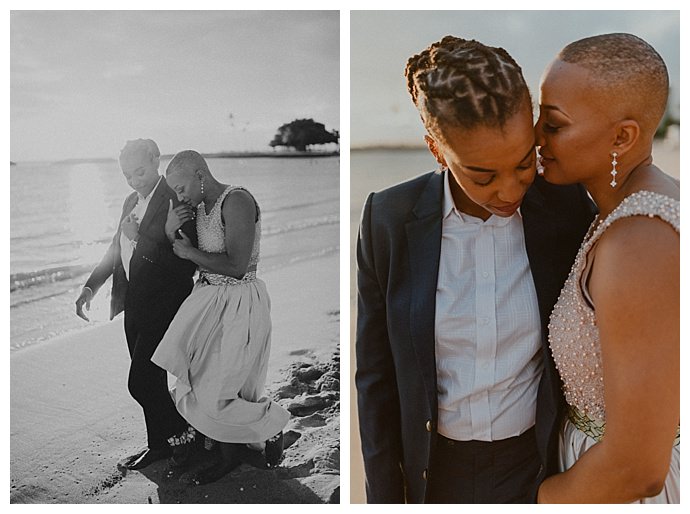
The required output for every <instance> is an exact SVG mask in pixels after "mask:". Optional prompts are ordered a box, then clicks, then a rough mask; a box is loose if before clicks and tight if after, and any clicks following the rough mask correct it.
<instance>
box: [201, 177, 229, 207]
mask: <svg viewBox="0 0 690 514" xmlns="http://www.w3.org/2000/svg"><path fill="white" fill-rule="evenodd" d="M226 187H227V186H226V185H225V184H221V183H220V182H218V181H217V180H216V179H214V178H208V179H206V181H205V182H204V190H205V191H204V192H205V193H206V194H205V195H204V204H205V205H206V206H207V208H211V207H213V205H215V203H216V201H217V200H218V197H219V196H220V195H222V194H223V191H225V188H226Z"/></svg>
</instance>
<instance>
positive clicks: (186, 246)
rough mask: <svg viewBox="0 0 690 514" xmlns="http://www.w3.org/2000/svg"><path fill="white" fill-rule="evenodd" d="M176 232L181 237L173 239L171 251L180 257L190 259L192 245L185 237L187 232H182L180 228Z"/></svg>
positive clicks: (192, 249)
mask: <svg viewBox="0 0 690 514" xmlns="http://www.w3.org/2000/svg"><path fill="white" fill-rule="evenodd" d="M177 233H178V234H180V236H181V237H182V239H175V241H174V242H173V252H174V253H175V255H177V256H178V257H179V258H180V259H187V260H191V259H192V253H193V252H194V246H192V242H191V241H190V239H189V238H188V237H187V234H185V233H184V232H182V230H178V231H177Z"/></svg>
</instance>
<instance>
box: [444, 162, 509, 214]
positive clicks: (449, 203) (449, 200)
mask: <svg viewBox="0 0 690 514" xmlns="http://www.w3.org/2000/svg"><path fill="white" fill-rule="evenodd" d="M443 175H444V177H443V219H444V220H445V219H446V218H448V216H450V215H451V214H452V213H453V212H454V213H455V214H456V215H457V216H458V218H459V219H460V220H461V221H462V222H464V223H483V224H484V225H486V226H495V227H503V226H505V225H507V224H508V223H510V220H512V219H513V217H514V216H518V218H520V217H521V216H522V214H521V213H520V208H518V210H517V212H516V213H515V214H513V215H512V216H510V217H508V218H504V217H502V216H496V215H494V214H492V215H491V216H489V218H488V219H487V220H486V221H482V220H481V219H480V218H476V217H474V216H470V215H469V214H465V213H464V212H461V211H460V210H458V209H457V208H456V207H455V202H454V201H453V195H452V194H451V192H450V183H449V180H450V178H449V175H450V170H448V169H446V171H445V172H444V173H443Z"/></svg>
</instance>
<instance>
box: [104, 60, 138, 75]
mask: <svg viewBox="0 0 690 514" xmlns="http://www.w3.org/2000/svg"><path fill="white" fill-rule="evenodd" d="M145 70H146V68H145V66H144V65H143V64H135V63H132V64H118V65H115V66H110V67H108V68H107V69H106V70H105V71H103V77H104V78H106V79H115V78H120V77H127V78H129V77H138V76H140V75H143V74H144V71H145Z"/></svg>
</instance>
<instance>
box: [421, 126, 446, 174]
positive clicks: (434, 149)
mask: <svg viewBox="0 0 690 514" xmlns="http://www.w3.org/2000/svg"><path fill="white" fill-rule="evenodd" d="M424 142H425V143H426V146H427V148H428V149H429V151H430V152H431V155H433V156H434V159H436V162H437V163H438V164H439V166H441V167H442V168H447V167H448V166H447V165H446V160H445V159H444V158H443V154H442V153H441V151H440V150H439V149H438V143H437V142H436V140H435V139H434V138H432V137H431V136H430V135H429V134H426V135H425V136H424Z"/></svg>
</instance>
